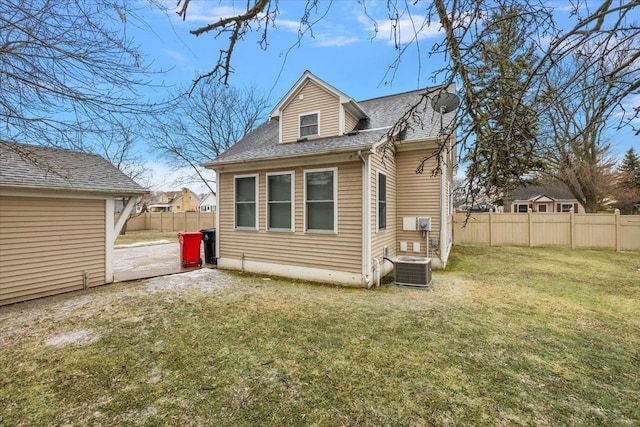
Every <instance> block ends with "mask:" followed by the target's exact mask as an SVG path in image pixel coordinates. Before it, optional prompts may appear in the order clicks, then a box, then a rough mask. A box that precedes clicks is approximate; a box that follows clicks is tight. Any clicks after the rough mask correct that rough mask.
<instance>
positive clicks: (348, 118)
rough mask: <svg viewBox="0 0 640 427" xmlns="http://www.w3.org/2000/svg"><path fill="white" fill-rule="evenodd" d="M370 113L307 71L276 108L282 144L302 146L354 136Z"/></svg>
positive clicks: (272, 114) (274, 113)
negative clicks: (335, 137) (367, 113)
mask: <svg viewBox="0 0 640 427" xmlns="http://www.w3.org/2000/svg"><path fill="white" fill-rule="evenodd" d="M366 118H367V115H366V113H365V112H364V111H363V110H362V108H360V106H359V105H358V103H356V102H355V101H354V100H353V99H352V98H350V97H348V96H347V95H345V94H344V93H343V92H341V91H339V90H338V89H336V88H334V87H333V86H331V85H329V84H328V83H326V82H324V81H322V80H321V79H319V78H318V77H316V76H314V75H313V74H312V73H311V72H309V71H305V72H304V73H303V74H302V77H300V79H299V80H298V81H297V82H296V84H295V85H293V87H292V88H291V89H290V90H289V91H288V92H287V94H286V95H285V96H284V98H282V100H281V101H280V102H279V103H278V104H277V105H276V106H275V108H274V109H273V111H272V112H271V114H269V119H270V120H271V119H275V120H278V121H279V128H280V132H279V142H280V143H289V142H301V141H307V140H313V139H317V138H325V137H332V136H339V135H343V134H345V133H348V132H351V131H352V130H354V129H355V128H356V126H357V125H358V122H359V121H360V120H362V119H366Z"/></svg>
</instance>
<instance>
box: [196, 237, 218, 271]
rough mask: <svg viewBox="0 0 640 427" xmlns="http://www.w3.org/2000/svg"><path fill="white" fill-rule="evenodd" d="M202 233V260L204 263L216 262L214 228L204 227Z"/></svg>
mask: <svg viewBox="0 0 640 427" xmlns="http://www.w3.org/2000/svg"><path fill="white" fill-rule="evenodd" d="M200 232H201V233H202V243H204V262H205V263H206V264H215V265H217V264H218V258H217V257H216V229H215V228H204V229H202V230H200Z"/></svg>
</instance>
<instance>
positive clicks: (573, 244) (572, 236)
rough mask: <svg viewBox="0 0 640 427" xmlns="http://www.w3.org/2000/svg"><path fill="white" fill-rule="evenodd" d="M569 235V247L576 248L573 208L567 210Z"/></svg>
mask: <svg viewBox="0 0 640 427" xmlns="http://www.w3.org/2000/svg"><path fill="white" fill-rule="evenodd" d="M569 237H570V239H571V249H575V248H576V217H575V214H574V213H573V210H572V211H571V212H569Z"/></svg>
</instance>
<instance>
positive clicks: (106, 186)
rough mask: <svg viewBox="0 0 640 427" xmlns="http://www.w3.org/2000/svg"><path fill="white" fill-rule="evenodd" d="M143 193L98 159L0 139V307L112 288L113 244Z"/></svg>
mask: <svg viewBox="0 0 640 427" xmlns="http://www.w3.org/2000/svg"><path fill="white" fill-rule="evenodd" d="M146 192H147V191H146V190H145V189H144V188H142V187H140V186H139V185H138V184H136V183H135V182H134V181H132V180H131V179H130V178H129V177H128V176H126V175H125V174H123V173H122V172H121V171H119V170H118V169H116V168H115V167H114V166H113V165H111V164H110V163H109V162H107V161H106V160H104V159H103V158H102V157H100V156H97V155H93V154H86V153H79V152H75V151H70V150H63V149H58V148H50V147H40V146H34V145H26V144H17V143H9V142H3V141H0V305H3V304H10V303H14V302H19V301H25V300H29V299H33V298H38V297H43V296H47V295H53V294H58V293H62V292H67V291H73V290H78V289H83V288H87V287H93V286H99V285H103V284H105V283H111V282H113V250H114V248H113V247H114V242H115V239H116V237H117V236H118V233H119V231H120V229H121V228H122V226H123V224H124V222H125V220H126V219H127V217H128V216H129V212H130V211H131V209H132V208H133V206H134V204H135V202H136V199H137V198H138V197H139V196H141V195H142V194H144V193H146ZM117 198H121V199H124V200H126V203H125V204H124V207H123V209H122V212H121V213H120V215H118V216H117V217H116V216H115V215H114V212H115V209H114V207H115V200H116V199H117Z"/></svg>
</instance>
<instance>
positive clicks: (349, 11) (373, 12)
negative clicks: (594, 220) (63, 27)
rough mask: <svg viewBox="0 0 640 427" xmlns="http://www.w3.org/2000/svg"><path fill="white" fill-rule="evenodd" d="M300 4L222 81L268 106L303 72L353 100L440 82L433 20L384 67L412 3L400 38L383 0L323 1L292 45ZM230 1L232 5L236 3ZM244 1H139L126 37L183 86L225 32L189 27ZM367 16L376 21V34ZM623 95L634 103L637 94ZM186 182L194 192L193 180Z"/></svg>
mask: <svg viewBox="0 0 640 427" xmlns="http://www.w3.org/2000/svg"><path fill="white" fill-rule="evenodd" d="M305 3H306V2H305V1H300V0H280V2H279V8H280V15H279V16H278V18H277V20H276V28H269V32H268V42H269V46H268V48H267V49H266V50H263V49H261V47H260V46H259V45H258V39H259V38H258V34H257V33H254V34H251V35H249V36H248V37H247V38H245V39H244V40H243V41H240V42H238V44H237V46H236V50H235V52H234V55H233V57H232V67H233V69H234V73H233V74H232V75H231V77H230V79H229V84H231V85H233V86H240V87H242V86H254V87H256V88H258V89H259V90H261V91H263V92H264V93H265V94H268V95H269V97H270V100H271V105H275V104H276V103H277V102H278V101H279V100H280V99H281V98H282V97H283V96H284V94H285V93H286V92H287V91H288V90H289V89H290V88H291V86H292V85H293V84H294V83H295V82H296V81H297V79H298V78H299V77H300V76H301V75H302V73H303V72H304V71H305V70H310V71H311V72H312V73H314V74H315V75H317V76H318V77H320V78H321V79H323V80H325V81H326V82H327V83H329V84H331V85H333V86H335V87H336V88H338V89H340V90H341V91H343V92H345V93H346V94H348V95H349V96H351V97H353V98H354V99H356V100H364V99H370V98H375V97H379V96H385V95H389V94H393V93H399V92H404V91H409V90H415V89H419V88H422V87H426V86H431V85H435V84H439V83H442V81H438V80H436V81H434V80H433V79H432V73H433V71H434V70H437V69H439V68H440V67H441V66H442V61H441V58H438V57H436V56H434V57H431V56H429V50H430V49H431V46H432V44H433V42H434V41H437V40H439V39H440V38H441V34H440V32H439V25H438V24H437V23H435V24H432V25H431V26H429V27H425V28H422V29H421V31H420V36H419V43H417V44H416V43H412V44H411V45H410V47H409V48H408V49H407V51H406V52H404V54H403V55H402V57H401V58H400V60H399V63H398V64H397V66H396V67H394V68H390V67H392V65H393V64H394V63H395V61H397V60H398V50H396V49H395V45H396V43H398V44H399V45H401V46H402V45H403V44H404V43H406V42H409V41H411V40H410V39H409V38H410V37H413V34H414V33H415V32H414V31H413V26H416V25H418V26H421V24H422V23H421V21H420V18H422V17H421V16H420V14H419V10H418V9H416V10H415V11H413V12H412V16H413V18H414V19H413V22H411V21H410V20H409V19H408V17H407V16H406V15H404V14H402V12H401V11H399V14H398V21H397V22H398V23H397V28H398V29H399V31H398V32H397V33H398V34H399V39H394V32H393V31H392V27H391V22H392V21H391V19H390V18H389V12H388V10H387V2H386V1H382V0H378V1H367V2H366V3H365V4H366V10H367V14H368V15H369V17H367V16H366V15H365V12H364V9H363V7H362V5H361V4H358V2H356V1H351V0H334V1H333V3H332V5H331V8H330V10H329V11H328V12H327V10H326V7H327V4H328V3H329V2H326V1H322V2H320V5H319V9H318V11H317V14H314V15H312V19H311V20H314V18H313V17H315V19H317V18H319V17H320V16H323V15H325V13H326V16H323V18H322V19H321V20H320V21H319V22H318V23H317V24H316V25H315V26H314V30H313V37H311V36H310V34H308V33H307V34H306V35H305V36H304V37H303V38H302V40H301V43H300V46H294V45H295V43H296V41H297V34H298V30H299V22H300V16H301V15H302V13H303V8H304V5H305ZM165 4H166V5H167V7H169V8H171V7H175V4H176V1H175V0H167V1H166V2H165ZM234 4H236V5H237V6H236V7H235V9H234ZM245 4H246V1H236V2H233V1H205V0H192V1H191V3H190V5H189V10H188V13H187V19H186V21H184V22H183V21H182V19H181V18H180V17H178V16H177V15H176V14H175V13H174V12H171V11H170V12H169V13H168V15H165V14H162V13H161V12H159V11H158V10H157V9H156V8H155V7H153V6H145V7H143V8H144V11H145V13H144V19H145V21H146V22H147V23H148V24H149V26H150V27H151V29H153V31H150V30H149V29H142V30H139V29H136V28H129V32H130V33H129V35H130V36H131V35H132V34H133V37H134V39H135V41H136V43H139V44H141V49H142V51H143V52H145V53H146V54H147V55H148V58H147V59H148V60H149V61H152V62H153V67H154V68H160V69H163V70H166V72H164V73H162V74H161V75H160V76H158V78H160V79H161V80H162V82H163V83H164V84H168V85H172V86H176V87H178V86H186V85H189V84H190V83H191V82H192V81H193V79H194V77H195V76H196V75H197V74H199V73H204V72H208V71H210V70H211V69H212V68H213V66H214V65H215V61H216V60H217V58H218V52H219V50H220V49H223V48H226V47H227V43H226V42H227V40H226V39H225V38H224V37H225V36H222V37H221V38H220V39H219V40H216V39H214V37H213V34H204V35H201V36H199V37H196V36H193V35H191V34H189V30H192V29H195V28H198V27H199V26H202V25H206V24H209V23H211V22H215V21H216V20H218V19H219V18H220V17H222V16H230V15H232V14H238V13H241V12H242V11H243V10H244V9H243V7H244V5H245ZM555 6H556V7H555V11H556V13H557V15H558V17H559V18H560V19H565V18H566V17H567V16H568V11H569V6H570V3H569V1H563V0H559V1H557V2H555ZM422 7H424V6H422ZM371 18H373V19H374V20H375V22H376V24H377V32H376V31H375V30H374V28H375V26H374V23H373V22H372V20H371ZM639 21H640V17H639ZM164 95H165V93H163V91H158V92H157V94H154V95H153V96H157V97H158V99H161V98H162V97H163V96H164ZM628 101H629V103H630V104H635V105H640V97H636V98H635V99H629V100H628ZM265 119H266V117H265ZM611 143H612V146H613V147H614V148H613V152H612V153H613V154H614V155H616V156H622V155H624V153H625V152H626V151H627V150H628V149H629V147H631V146H633V147H635V148H636V151H637V152H640V136H635V135H633V132H631V131H630V130H626V131H620V132H617V133H615V134H613V135H612V141H611ZM203 160H204V159H203ZM152 167H153V169H154V170H155V173H156V175H157V177H156V179H155V180H154V182H153V183H152V189H154V190H160V189H164V190H170V189H172V188H165V186H166V185H167V183H170V184H175V185H174V186H175V187H176V188H178V187H179V186H180V185H181V184H179V182H180V180H181V179H182V177H181V176H172V177H171V178H172V179H168V178H167V173H166V168H165V167H164V166H163V165H161V164H160V163H154V164H153V165H152ZM192 187H194V188H196V191H199V190H200V187H198V186H195V185H192Z"/></svg>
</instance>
